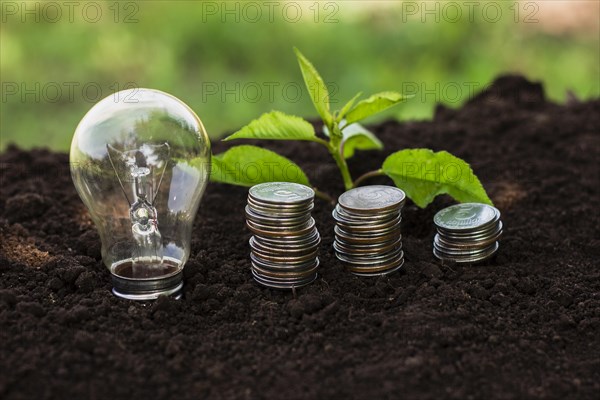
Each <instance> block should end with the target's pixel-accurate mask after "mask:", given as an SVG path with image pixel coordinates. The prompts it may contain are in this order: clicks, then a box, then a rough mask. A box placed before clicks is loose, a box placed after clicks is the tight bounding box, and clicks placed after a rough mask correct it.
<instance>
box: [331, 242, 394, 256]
mask: <svg viewBox="0 0 600 400" xmlns="http://www.w3.org/2000/svg"><path fill="white" fill-rule="evenodd" d="M398 248H400V249H401V248H402V238H399V239H398V240H396V241H392V242H390V243H388V244H385V245H382V246H361V247H358V246H356V245H353V246H346V245H345V244H343V243H340V242H339V241H338V240H334V241H333V249H334V250H335V251H337V252H338V253H342V254H345V255H347V256H361V255H365V256H368V255H378V254H382V253H385V252H387V251H391V250H394V249H398Z"/></svg>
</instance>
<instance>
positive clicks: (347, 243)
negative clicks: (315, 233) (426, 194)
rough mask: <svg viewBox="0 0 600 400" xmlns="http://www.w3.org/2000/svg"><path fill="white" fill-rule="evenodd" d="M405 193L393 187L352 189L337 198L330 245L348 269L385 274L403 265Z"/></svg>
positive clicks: (362, 274) (354, 271)
mask: <svg viewBox="0 0 600 400" xmlns="http://www.w3.org/2000/svg"><path fill="white" fill-rule="evenodd" d="M405 199H406V196H405V194H404V192H403V191H402V190H400V189H398V188H395V187H392V186H383V185H374V186H363V187H359V188H355V189H351V190H349V191H347V192H345V193H343V194H342V195H341V196H340V197H339V198H338V204H337V205H336V207H335V209H334V210H333V213H332V214H333V218H334V219H335V220H336V226H335V228H334V231H335V241H334V243H333V248H334V250H335V255H336V257H337V258H338V259H339V260H340V261H342V262H343V263H344V264H345V267H346V269H347V270H349V271H350V272H352V273H354V274H356V275H360V276H376V275H385V274H389V273H391V272H394V271H397V270H399V269H400V268H401V267H402V265H403V264H404V252H403V251H402V234H401V232H400V221H401V219H402V216H401V212H402V207H403V206H404V202H405Z"/></svg>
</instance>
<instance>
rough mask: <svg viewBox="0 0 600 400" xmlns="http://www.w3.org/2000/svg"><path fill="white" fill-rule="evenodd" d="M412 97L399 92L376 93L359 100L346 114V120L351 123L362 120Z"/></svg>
mask: <svg viewBox="0 0 600 400" xmlns="http://www.w3.org/2000/svg"><path fill="white" fill-rule="evenodd" d="M410 97H412V96H405V95H403V94H400V93H397V92H381V93H377V94H374V95H372V96H371V97H369V98H368V99H364V100H361V101H359V102H358V104H356V106H354V108H352V109H351V110H350V111H349V112H348V114H346V121H347V122H348V123H349V124H351V123H353V122H356V121H360V120H362V119H365V118H367V117H370V116H372V115H375V114H377V113H380V112H381V111H383V110H386V109H388V108H390V107H392V106H395V105H396V104H398V103H400V102H402V101H404V100H406V99H408V98H410Z"/></svg>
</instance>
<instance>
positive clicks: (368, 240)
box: [333, 225, 400, 244]
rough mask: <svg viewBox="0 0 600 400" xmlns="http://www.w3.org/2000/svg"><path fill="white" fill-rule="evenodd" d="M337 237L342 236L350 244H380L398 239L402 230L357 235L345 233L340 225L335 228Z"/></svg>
mask: <svg viewBox="0 0 600 400" xmlns="http://www.w3.org/2000/svg"><path fill="white" fill-rule="evenodd" d="M333 230H334V232H335V235H336V237H339V238H341V239H342V240H343V241H344V242H345V243H349V244H378V243H383V242H387V241H390V240H393V239H397V238H398V237H399V236H400V230H399V229H395V230H393V231H390V232H386V233H383V234H378V235H373V236H371V237H369V236H356V235H349V234H347V233H345V232H344V231H343V230H342V229H340V227H339V226H337V225H336V226H335V227H334V228H333Z"/></svg>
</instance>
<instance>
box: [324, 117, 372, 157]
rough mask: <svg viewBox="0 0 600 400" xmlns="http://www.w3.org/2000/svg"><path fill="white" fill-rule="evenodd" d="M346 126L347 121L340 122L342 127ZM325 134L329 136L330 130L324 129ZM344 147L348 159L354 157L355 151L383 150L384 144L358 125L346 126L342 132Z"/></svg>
mask: <svg viewBox="0 0 600 400" xmlns="http://www.w3.org/2000/svg"><path fill="white" fill-rule="evenodd" d="M344 125H346V121H345V120H341V121H340V126H344ZM323 134H324V135H325V136H329V129H327V127H326V126H324V127H323ZM342 146H344V158H346V159H348V158H350V157H352V156H353V155H354V151H355V150H381V149H383V143H381V140H379V139H378V138H377V136H375V135H374V134H373V133H372V132H370V131H368V130H367V129H365V127H364V126H362V125H361V124H358V123H354V124H350V125H346V127H345V128H344V129H343V130H342Z"/></svg>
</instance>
